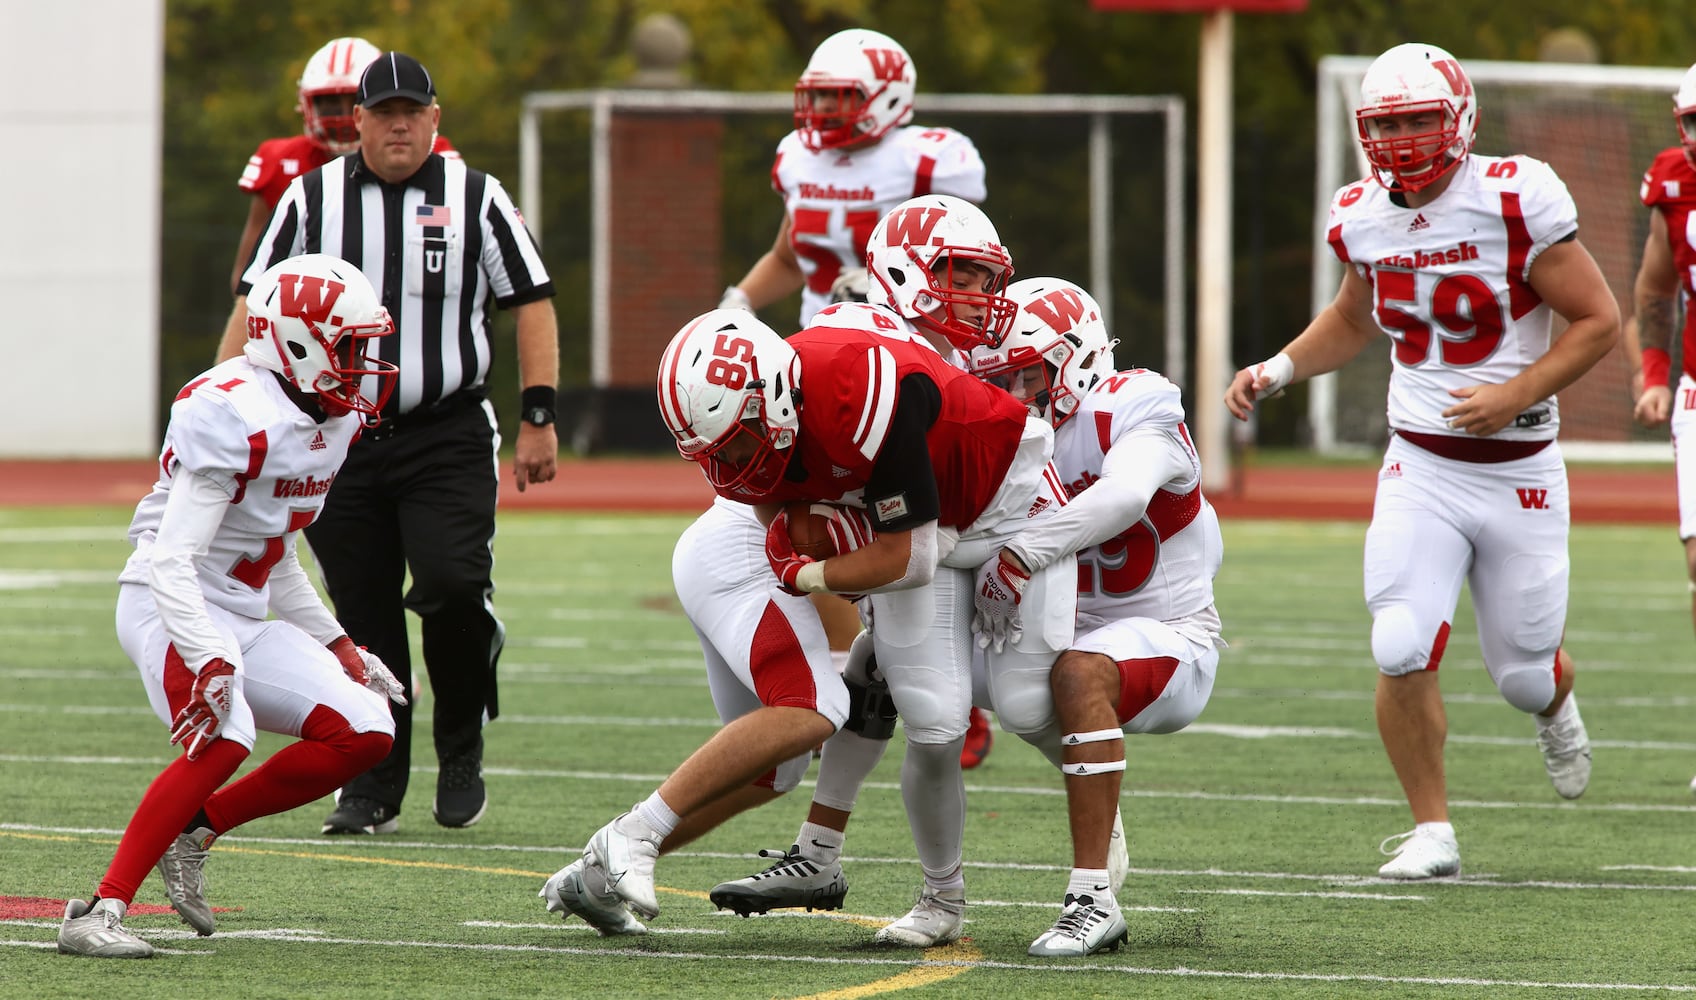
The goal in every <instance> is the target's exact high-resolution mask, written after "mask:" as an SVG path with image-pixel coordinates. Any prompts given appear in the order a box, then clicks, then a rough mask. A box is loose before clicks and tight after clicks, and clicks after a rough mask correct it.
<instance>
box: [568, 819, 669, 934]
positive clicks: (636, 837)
mask: <svg viewBox="0 0 1696 1000" xmlns="http://www.w3.org/2000/svg"><path fill="white" fill-rule="evenodd" d="M659 856H660V837H659V835H658V834H656V833H654V832H653V831H652V830H650V829H648V828H647V824H645V823H643V822H642V821H641V820H640V819H638V818H637V817H636V813H635V810H634V809H632V810H631V811H630V812H627V813H625V814H624V815H623V816H620V817H619V818H617V819H615V820H613V821H612V822H611V823H608V824H607V825H606V826H603V827H601V828H600V829H599V830H597V831H595V835H594V836H593V837H590V838H589V846H588V847H585V848H584V849H583V860H584V862H585V863H586V864H587V866H588V867H590V868H594V869H598V872H597V874H599V875H600V876H601V877H604V878H605V879H606V884H607V886H608V887H609V888H610V889H611V890H612V891H613V892H615V893H617V894H618V896H619V898H620V899H623V900H624V901H625V902H626V903H629V904H630V909H631V910H633V911H635V913H636V915H637V916H640V917H645V918H647V919H649V920H652V919H654V918H655V917H657V916H659V915H660V903H659V897H658V896H656V895H655V893H654V862H655V861H656V860H658V859H659Z"/></svg>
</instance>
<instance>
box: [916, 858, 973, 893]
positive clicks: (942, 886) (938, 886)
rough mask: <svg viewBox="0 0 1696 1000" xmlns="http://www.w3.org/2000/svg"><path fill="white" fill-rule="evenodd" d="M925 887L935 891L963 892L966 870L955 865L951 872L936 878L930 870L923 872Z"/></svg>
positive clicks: (964, 889)
mask: <svg viewBox="0 0 1696 1000" xmlns="http://www.w3.org/2000/svg"><path fill="white" fill-rule="evenodd" d="M925 887H926V888H928V889H931V890H934V891H936V892H939V893H940V892H953V893H964V892H965V891H966V870H965V869H964V868H962V867H961V866H960V865H955V866H954V870H953V872H951V873H950V874H948V875H946V876H944V877H942V878H937V877H936V876H934V875H932V874H931V873H930V872H928V871H927V872H925Z"/></svg>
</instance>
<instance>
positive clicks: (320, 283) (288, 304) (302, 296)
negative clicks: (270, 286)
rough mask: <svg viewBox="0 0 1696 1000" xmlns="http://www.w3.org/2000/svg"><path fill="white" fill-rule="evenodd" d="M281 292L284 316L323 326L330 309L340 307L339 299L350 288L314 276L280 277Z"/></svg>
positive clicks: (283, 275) (288, 275) (279, 288)
mask: <svg viewBox="0 0 1696 1000" xmlns="http://www.w3.org/2000/svg"><path fill="white" fill-rule="evenodd" d="M277 290H278V292H279V293H280V295H281V296H282V298H281V301H280V305H281V309H280V310H279V311H280V312H281V313H282V314H283V315H284V316H298V317H300V318H301V319H305V320H311V321H312V322H314V323H322V322H324V321H325V320H328V319H329V318H330V310H331V309H334V308H335V307H336V300H337V299H339V298H341V297H342V293H343V292H345V291H347V286H346V285H344V284H342V283H341V282H339V281H327V280H325V279H323V278H320V277H318V276H317V275H312V274H279V275H277Z"/></svg>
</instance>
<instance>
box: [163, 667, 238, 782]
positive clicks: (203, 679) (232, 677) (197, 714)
mask: <svg viewBox="0 0 1696 1000" xmlns="http://www.w3.org/2000/svg"><path fill="white" fill-rule="evenodd" d="M190 692H191V693H190V697H189V700H188V704H187V705H184V706H183V710H182V711H181V712H178V713H177V718H176V721H175V722H173V723H172V724H171V745H172V746H176V745H177V744H178V743H183V744H184V749H185V750H186V751H187V753H188V759H189V760H194V759H195V758H196V757H199V756H200V751H201V750H203V749H205V748H206V746H207V745H209V744H210V743H211V742H212V741H213V740H215V739H217V738H218V734H219V733H220V732H222V731H223V729H224V723H225V722H227V721H229V718H230V707H231V705H232V704H233V703H234V702H235V696H236V668H235V667H233V666H231V665H230V661H228V660H225V659H211V660H207V661H206V665H205V666H203V667H201V668H200V673H198V674H196V675H195V678H194V686H193V687H192V688H191V689H190Z"/></svg>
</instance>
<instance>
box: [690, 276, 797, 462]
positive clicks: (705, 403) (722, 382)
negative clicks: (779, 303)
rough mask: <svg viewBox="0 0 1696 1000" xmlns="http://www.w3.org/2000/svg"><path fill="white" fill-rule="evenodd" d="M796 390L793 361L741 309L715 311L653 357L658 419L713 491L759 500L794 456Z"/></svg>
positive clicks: (784, 346) (779, 341)
mask: <svg viewBox="0 0 1696 1000" xmlns="http://www.w3.org/2000/svg"><path fill="white" fill-rule="evenodd" d="M800 386H801V363H800V359H799V358H797V357H796V355H795V349H794V348H793V347H790V346H789V344H788V342H786V341H785V340H784V339H783V338H782V337H780V336H778V335H777V332H776V331H774V330H773V329H772V328H771V327H769V326H766V325H765V324H764V323H762V322H760V320H759V317H757V316H755V315H754V314H753V313H751V312H748V311H747V310H746V309H714V310H713V311H711V312H708V313H703V314H701V315H700V316H697V317H695V318H694V319H692V320H690V321H689V322H688V323H687V324H685V325H684V327H683V329H681V330H679V331H677V335H676V336H674V337H672V338H671V343H670V345H668V346H667V347H666V349H665V354H663V355H662V356H661V357H660V370H659V385H658V393H659V404H660V416H661V417H662V418H663V419H664V420H665V425H666V427H667V428H668V429H670V431H671V434H672V436H673V437H675V438H676V439H677V450H678V453H679V454H681V455H682V456H683V457H684V458H687V459H689V460H690V461H693V462H699V463H701V470H702V471H703V472H704V473H705V474H706V477H707V481H708V482H710V483H712V484H713V486H714V487H716V488H718V489H721V490H727V491H731V492H736V493H741V494H744V495H761V494H766V493H769V492H771V490H772V488H773V487H775V486H776V485H777V484H778V482H779V481H780V480H781V479H782V478H783V471H784V469H785V467H786V466H787V465H788V463H789V459H790V456H791V455H793V454H794V453H793V452H792V451H790V450H789V449H790V447H791V446H792V445H794V443H795V436H796V434H797V433H798V432H799V430H800V426H801V409H800V405H801V404H800V399H801V395H800Z"/></svg>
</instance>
